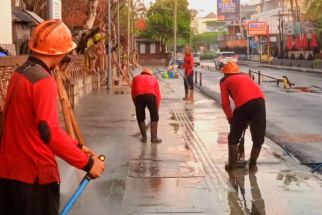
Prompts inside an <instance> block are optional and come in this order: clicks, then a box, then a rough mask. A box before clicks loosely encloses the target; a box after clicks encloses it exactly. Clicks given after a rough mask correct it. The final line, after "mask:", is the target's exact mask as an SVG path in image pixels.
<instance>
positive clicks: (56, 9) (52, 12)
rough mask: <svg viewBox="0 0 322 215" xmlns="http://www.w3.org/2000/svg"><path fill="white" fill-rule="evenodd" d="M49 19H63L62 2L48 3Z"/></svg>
mask: <svg viewBox="0 0 322 215" xmlns="http://www.w3.org/2000/svg"><path fill="white" fill-rule="evenodd" d="M48 18H49V19H61V18H62V17H61V0H49V1H48Z"/></svg>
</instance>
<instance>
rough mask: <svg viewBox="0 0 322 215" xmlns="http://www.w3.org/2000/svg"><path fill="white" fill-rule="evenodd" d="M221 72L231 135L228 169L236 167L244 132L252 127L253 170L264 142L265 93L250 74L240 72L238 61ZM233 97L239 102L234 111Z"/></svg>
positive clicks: (224, 105) (229, 138)
mask: <svg viewBox="0 0 322 215" xmlns="http://www.w3.org/2000/svg"><path fill="white" fill-rule="evenodd" d="M221 71H222V72H223V73H224V74H225V76H224V78H222V79H221V80H220V91H221V101H222V108H223V110H224V112H225V114H226V116H227V120H228V122H229V124H230V132H229V135H228V157H229V159H228V164H227V165H226V166H225V169H226V170H227V171H230V170H232V169H234V168H235V164H236V160H237V156H238V146H237V144H238V142H239V140H240V138H241V136H242V133H243V131H244V130H245V129H246V128H247V126H248V125H249V126H250V132H251V135H252V141H253V147H252V151H251V155H250V160H249V170H250V171H256V170H257V166H256V161H257V158H258V156H259V154H260V151H261V147H262V144H263V143H264V137H265V129H266V110H265V100H264V94H263V92H262V90H261V89H260V87H259V86H258V85H257V84H256V83H255V82H254V81H253V80H252V79H251V78H250V77H249V76H248V75H246V74H242V73H240V69H239V67H238V65H237V64H236V63H232V62H229V63H227V64H226V65H224V66H223V68H222V69H221ZM229 97H231V98H232V100H233V101H234V104H235V110H234V112H232V109H231V106H230V100H229Z"/></svg>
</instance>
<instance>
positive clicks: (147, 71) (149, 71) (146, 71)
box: [141, 67, 153, 75]
mask: <svg viewBox="0 0 322 215" xmlns="http://www.w3.org/2000/svg"><path fill="white" fill-rule="evenodd" d="M143 73H146V74H149V75H153V72H152V70H151V69H150V68H147V67H145V68H144V69H143V70H142V72H141V74H143Z"/></svg>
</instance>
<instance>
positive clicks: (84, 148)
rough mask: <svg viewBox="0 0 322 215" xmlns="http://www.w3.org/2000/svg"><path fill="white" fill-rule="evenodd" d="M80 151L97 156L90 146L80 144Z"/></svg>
mask: <svg viewBox="0 0 322 215" xmlns="http://www.w3.org/2000/svg"><path fill="white" fill-rule="evenodd" d="M82 151H83V152H85V153H86V154H88V155H89V156H93V157H97V155H96V153H95V152H93V151H92V150H91V149H90V148H88V147H86V146H84V145H83V146H82Z"/></svg>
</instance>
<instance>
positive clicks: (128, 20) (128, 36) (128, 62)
mask: <svg viewBox="0 0 322 215" xmlns="http://www.w3.org/2000/svg"><path fill="white" fill-rule="evenodd" d="M127 3H128V4H127V5H128V10H127V65H128V66H130V25H131V17H130V15H131V12H130V9H131V6H130V4H131V0H128V1H127Z"/></svg>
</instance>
